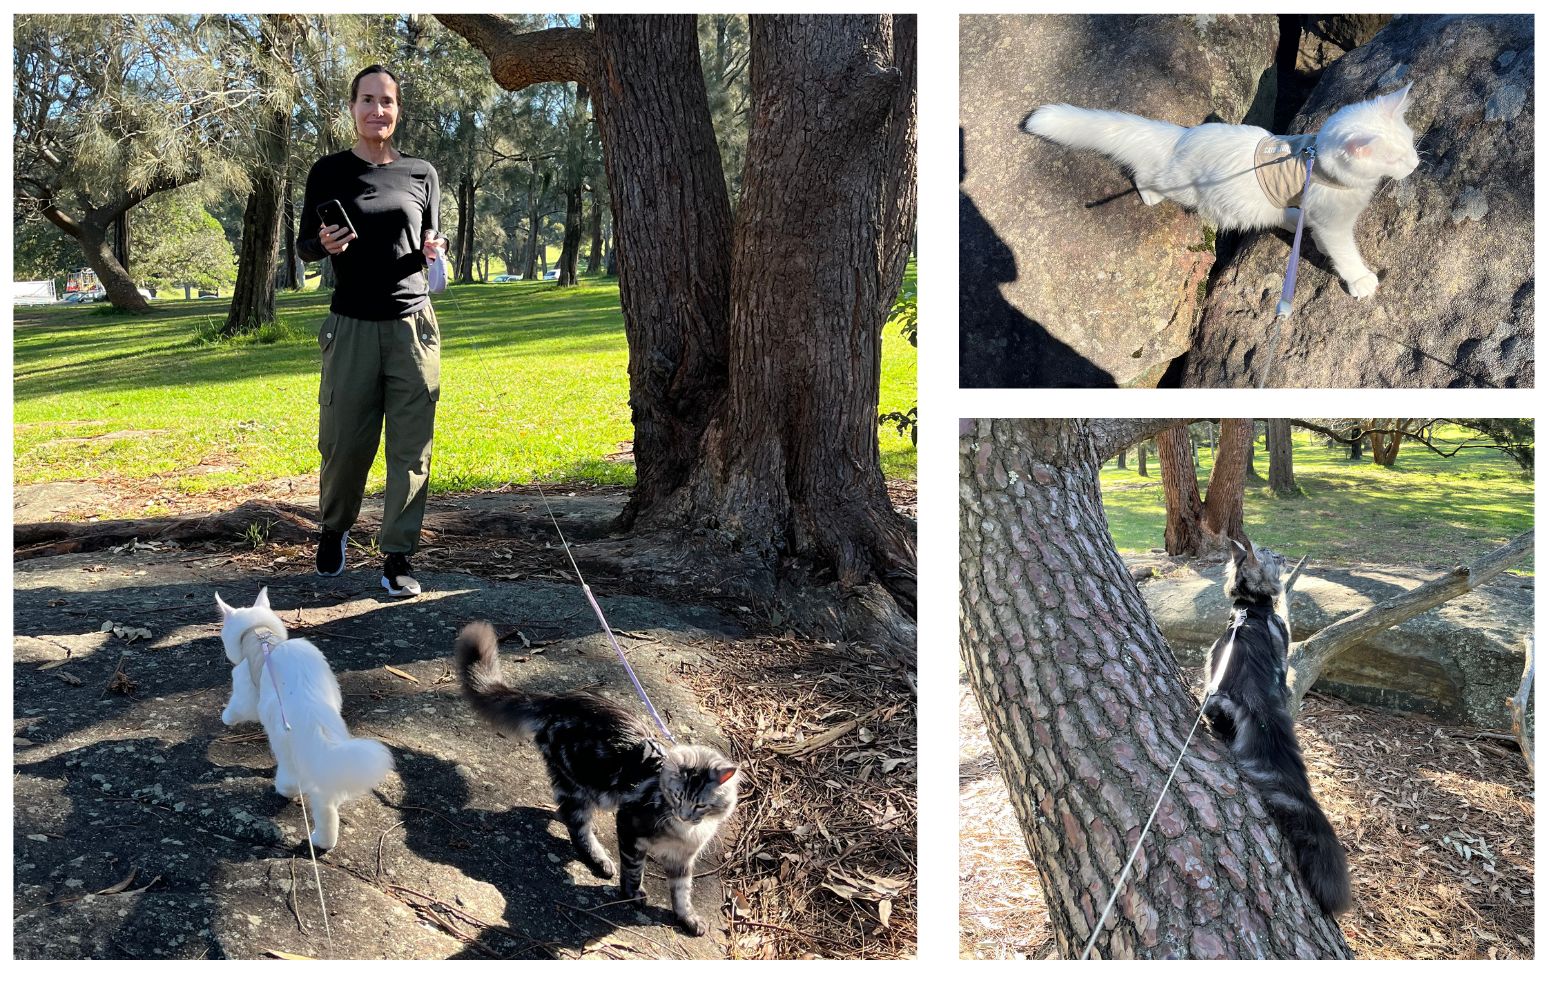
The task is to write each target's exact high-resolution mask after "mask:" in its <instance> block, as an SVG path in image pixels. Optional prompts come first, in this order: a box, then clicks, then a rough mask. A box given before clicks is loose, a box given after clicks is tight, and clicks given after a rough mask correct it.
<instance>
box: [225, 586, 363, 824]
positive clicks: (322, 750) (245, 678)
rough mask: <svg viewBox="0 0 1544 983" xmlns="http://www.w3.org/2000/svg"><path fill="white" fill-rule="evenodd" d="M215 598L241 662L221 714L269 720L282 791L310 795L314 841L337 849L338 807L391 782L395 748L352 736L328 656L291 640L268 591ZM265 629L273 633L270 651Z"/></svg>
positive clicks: (276, 782)
mask: <svg viewBox="0 0 1544 983" xmlns="http://www.w3.org/2000/svg"><path fill="white" fill-rule="evenodd" d="M214 599H215V603H216V604H218V605H219V608H220V615H221V617H222V618H224V621H225V623H224V626H223V627H222V628H221V629H220V641H221V642H223V643H224V645H225V657H226V658H227V659H229V660H230V662H231V665H232V666H233V667H234V668H232V669H231V699H230V703H229V704H227V705H226V707H225V712H224V713H223V714H221V715H220V719H221V720H222V721H224V722H225V724H226V726H230V725H231V724H238V723H243V722H247V721H258V722H260V723H262V725H263V730H264V731H266V732H267V734H268V746H269V747H270V748H272V749H273V756H274V759H275V760H276V761H278V763H279V765H278V769H277V770H276V771H275V772H274V776H273V787H274V790H275V791H277V792H278V793H279V794H280V795H283V796H285V797H288V798H292V797H294V796H296V795H299V794H301V793H305V796H306V799H307V803H308V805H309V807H310V808H311V810H312V816H311V820H312V822H313V823H314V824H315V825H316V831H315V832H314V833H312V834H311V842H312V844H314V845H315V846H316V848H317V849H319V850H331V849H332V848H333V847H334V846H336V845H337V843H338V806H339V805H340V804H342V803H343V802H345V801H347V800H348V799H350V798H353V797H355V796H358V795H364V794H365V793H367V792H369V791H370V790H371V789H373V788H375V787H376V786H377V785H379V784H380V783H381V782H382V781H384V780H385V778H386V775H387V773H389V772H390V771H391V769H392V759H391V752H390V751H388V750H386V746H385V745H383V744H381V743H380V742H379V741H372V740H369V739H367V738H351V737H349V733H348V726H347V725H346V724H345V723H344V722H343V715H342V710H343V694H342V693H341V692H340V691H339V689H338V680H337V678H336V677H334V676H333V674H332V669H331V668H329V667H328V665H327V659H326V657H325V656H323V655H322V653H321V651H320V650H318V649H317V647H316V646H315V645H312V644H311V643H310V642H308V641H306V640H305V639H302V638H296V639H292V640H291V639H289V633H288V632H287V631H285V628H284V622H283V620H281V619H280V618H279V616H278V615H277V614H276V613H274V611H273V610H272V609H271V608H270V607H269V605H268V588H266V587H264V588H263V589H262V591H261V592H260V593H259V594H258V595H257V600H256V601H255V602H254V603H253V606H252V607H249V608H233V607H231V606H230V605H229V604H226V603H225V601H224V600H223V599H222V598H221V597H220V595H219V594H215V596H214ZM260 629H263V630H266V632H267V633H269V634H271V636H272V637H271V638H270V639H269V641H270V642H271V643H272V647H271V649H270V650H269V651H268V652H267V653H266V654H265V653H264V651H263V639H262V638H261V637H260V636H262V635H263V634H264V633H265V632H264V631H263V630H260ZM270 664H271V666H272V670H273V671H272V673H271V674H270V672H269V671H268V666H269V665H270ZM275 680H277V681H278V689H277V690H275V688H274V682H275ZM286 720H288V721H289V729H287V730H286V729H285V726H284V723H285V721H286Z"/></svg>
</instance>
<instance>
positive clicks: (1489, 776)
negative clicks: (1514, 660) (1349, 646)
mask: <svg viewBox="0 0 1544 983" xmlns="http://www.w3.org/2000/svg"><path fill="white" fill-rule="evenodd" d="M1200 673H1201V670H1199V669H1197V670H1189V671H1187V682H1188V683H1190V684H1191V685H1197V684H1198V683H1199V678H1200ZM1482 735H1483V732H1480V731H1475V730H1473V729H1470V728H1466V727H1458V726H1454V725H1451V724H1440V723H1437V722H1435V721H1432V720H1429V719H1426V718H1424V717H1421V716H1419V715H1401V714H1394V713H1386V712H1381V711H1377V710H1371V709H1368V708H1365V707H1359V706H1354V705H1352V704H1350V703H1346V702H1344V701H1341V700H1338V699H1334V698H1332V697H1326V696H1321V695H1320V694H1318V693H1310V694H1309V699H1308V702H1307V704H1306V706H1305V708H1304V711H1303V715H1302V717H1301V718H1300V719H1299V720H1298V740H1299V741H1300V742H1301V743H1302V745H1303V753H1304V757H1305V758H1306V760H1307V762H1308V770H1309V779H1310V780H1311V781H1312V783H1313V788H1314V794H1315V796H1316V797H1317V798H1318V800H1319V803H1320V805H1322V806H1323V807H1324V811H1325V812H1326V813H1327V814H1328V815H1329V818H1330V821H1331V822H1332V823H1334V825H1335V829H1336V831H1337V832H1339V834H1340V839H1341V842H1342V843H1343V844H1344V845H1345V847H1346V852H1347V854H1348V857H1349V860H1350V865H1351V878H1352V890H1353V894H1354V896H1355V906H1354V907H1353V908H1352V910H1351V911H1349V912H1347V913H1346V914H1345V915H1344V916H1342V918H1341V919H1340V927H1341V929H1342V930H1343V931H1344V932H1345V936H1346V940H1347V941H1348V942H1349V943H1350V945H1351V948H1352V950H1353V951H1354V952H1355V953H1356V956H1357V958H1358V959H1532V958H1534V933H1533V912H1534V886H1533V822H1534V815H1533V789H1534V783H1533V779H1532V778H1531V777H1530V776H1529V775H1528V769H1527V767H1526V766H1525V765H1524V764H1523V759H1522V755H1521V754H1520V753H1519V752H1518V750H1517V746H1516V745H1515V744H1514V743H1511V742H1510V741H1505V740H1499V739H1493V738H1490V737H1486V736H1482ZM960 832H961V843H960V941H959V947H960V954H961V955H962V956H964V957H966V958H976V959H994V958H997V959H1000V958H1007V959H1014V958H1030V959H1054V958H1057V952H1056V943H1055V937H1054V935H1053V934H1052V931H1051V924H1050V918H1049V915H1048V914H1047V909H1046V906H1045V901H1044V899H1043V897H1042V896H1041V894H1040V882H1039V876H1038V874H1037V873H1036V872H1035V868H1034V866H1033V864H1032V863H1031V862H1030V860H1029V854H1028V851H1027V850H1026V849H1025V847H1024V835H1023V832H1022V831H1021V830H1020V828H1019V825H1018V820H1017V818H1016V817H1015V816H1014V813H1013V809H1012V806H1011V804H1010V803H1009V801H1008V792H1007V788H1006V786H1005V785H1004V784H1003V782H1002V779H1001V777H1000V775H999V773H998V769H997V763H996V760H995V758H993V757H992V754H991V749H990V746H989V745H988V743H987V739H986V732H985V728H984V724H983V722H982V720H981V716H980V711H979V709H978V708H977V706H976V701H975V696H974V694H973V693H971V691H970V686H969V683H968V682H967V681H965V680H964V679H963V677H962V680H961V695H960Z"/></svg>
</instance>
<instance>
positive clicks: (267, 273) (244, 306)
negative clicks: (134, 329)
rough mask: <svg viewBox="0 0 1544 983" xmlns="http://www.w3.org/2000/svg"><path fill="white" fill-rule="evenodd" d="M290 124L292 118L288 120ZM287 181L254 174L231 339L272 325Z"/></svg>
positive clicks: (228, 329) (228, 323) (227, 328)
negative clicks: (281, 205) (275, 272)
mask: <svg viewBox="0 0 1544 983" xmlns="http://www.w3.org/2000/svg"><path fill="white" fill-rule="evenodd" d="M284 119H285V121H286V123H287V122H288V120H289V117H288V116H287V115H286V116H285V117H284ZM283 199H284V181H283V179H282V178H279V177H278V176H277V175H276V174H274V172H273V171H271V170H267V169H263V170H260V171H259V172H258V173H256V174H253V175H252V191H251V193H250V194H248V195H247V207H246V210H245V211H243V212H242V215H241V254H240V256H239V257H238V260H237V272H236V286H235V287H234V288H233V289H232V290H231V309H230V316H229V317H227V318H226V319H225V325H224V327H223V328H222V331H223V332H224V334H225V335H226V337H231V336H233V335H235V334H238V333H240V332H242V331H250V330H252V329H253V328H256V327H258V326H260V325H264V324H269V323H271V322H273V320H274V318H275V314H274V290H273V285H274V279H275V277H274V270H275V268H276V267H277V266H278V262H279V206H280V203H281V202H282V201H283Z"/></svg>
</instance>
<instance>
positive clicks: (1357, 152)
mask: <svg viewBox="0 0 1544 983" xmlns="http://www.w3.org/2000/svg"><path fill="white" fill-rule="evenodd" d="M1409 103H1410V86H1408V85H1407V86H1405V87H1404V88H1403V89H1400V90H1399V91H1398V92H1391V93H1389V94H1388V95H1386V96H1378V97H1377V98H1376V99H1369V100H1368V101H1366V102H1359V103H1356V104H1354V105H1350V106H1346V107H1345V108H1343V109H1341V110H1340V111H1339V112H1337V113H1335V115H1333V116H1331V117H1330V118H1329V119H1328V120H1327V121H1325V124H1324V127H1323V129H1321V130H1320V131H1319V141H1318V146H1319V151H1320V153H1328V154H1334V155H1335V162H1336V165H1337V167H1338V168H1340V169H1342V170H1345V171H1349V172H1350V173H1351V174H1352V175H1354V176H1356V177H1361V178H1367V179H1375V178H1380V177H1391V178H1394V179H1395V180H1400V179H1403V178H1406V177H1409V176H1410V174H1411V172H1413V171H1414V170H1415V168H1416V166H1417V165H1419V164H1420V155H1419V154H1417V153H1416V150H1415V131H1413V130H1411V129H1410V126H1409V124H1408V123H1406V122H1405V110H1406V109H1407V108H1409Z"/></svg>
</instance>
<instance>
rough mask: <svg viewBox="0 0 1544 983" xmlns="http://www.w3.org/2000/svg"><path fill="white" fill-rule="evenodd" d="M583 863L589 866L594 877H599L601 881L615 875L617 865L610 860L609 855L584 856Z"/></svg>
mask: <svg viewBox="0 0 1544 983" xmlns="http://www.w3.org/2000/svg"><path fill="white" fill-rule="evenodd" d="M584 864H585V866H586V867H589V868H590V873H592V874H594V875H595V876H596V877H599V878H600V879H601V880H603V881H609V880H611V879H612V878H613V877H615V876H617V865H616V864H614V863H612V862H611V858H610V857H607V856H604V855H602V856H599V857H586V858H584Z"/></svg>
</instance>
